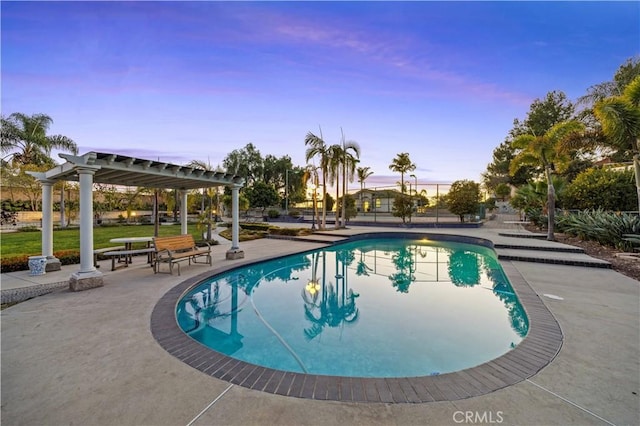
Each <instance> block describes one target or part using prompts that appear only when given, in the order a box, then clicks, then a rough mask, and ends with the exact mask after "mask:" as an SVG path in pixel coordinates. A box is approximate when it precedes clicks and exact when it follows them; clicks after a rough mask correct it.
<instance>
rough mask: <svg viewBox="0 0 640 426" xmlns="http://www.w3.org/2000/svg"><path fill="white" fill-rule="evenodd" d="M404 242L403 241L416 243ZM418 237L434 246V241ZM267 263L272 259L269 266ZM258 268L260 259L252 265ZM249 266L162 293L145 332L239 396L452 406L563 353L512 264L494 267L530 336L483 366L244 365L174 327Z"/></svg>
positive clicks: (553, 326) (549, 318) (552, 324)
mask: <svg viewBox="0 0 640 426" xmlns="http://www.w3.org/2000/svg"><path fill="white" fill-rule="evenodd" d="M411 234H413V233H409V235H407V234H406V233H405V234H404V236H405V237H407V236H409V237H411V236H415V234H414V235H411ZM419 235H421V236H426V237H428V238H430V239H434V235H433V234H428V235H425V234H419ZM378 236H380V234H379V233H378ZM451 237H454V238H451ZM361 238H366V237H363V236H361V235H360V236H357V238H356V239H361ZM435 239H437V238H435ZM442 239H444V240H448V241H451V240H452V239H455V240H456V241H459V242H467V243H475V244H478V243H479V244H480V245H484V246H491V245H492V244H491V243H490V242H488V241H487V240H484V241H479V240H478V239H476V238H467V237H460V236H443V238H442ZM274 257H279V256H272V257H271V258H274ZM264 260H267V259H261V260H259V261H260V262H261V261H264ZM253 263H257V262H256V261H246V262H241V263H236V264H234V265H229V266H223V267H220V268H216V269H214V270H212V271H209V272H206V273H203V274H200V275H198V276H195V277H192V278H190V279H187V280H185V281H183V282H182V283H180V284H178V285H176V286H175V287H173V288H172V289H171V290H169V291H168V292H167V293H165V294H164V296H162V298H161V299H160V300H159V301H158V303H157V304H156V306H155V307H154V309H153V312H152V314H151V332H152V334H153V336H154V338H155V339H156V341H157V342H158V344H159V345H160V346H161V347H162V348H164V349H165V350H166V351H167V352H169V353H170V354H171V355H173V356H174V357H176V358H177V359H179V360H180V361H182V362H184V363H185V364H187V365H189V366H191V367H193V368H195V369H196V370H199V371H201V372H203V373H205V374H207V375H210V376H212V377H215V378H217V379H220V380H225V381H227V382H229V383H233V384H235V385H239V386H242V387H245V388H249V389H254V390H258V391H262V392H267V393H272V394H277V395H283V396H290V397H298V398H306V399H316V400H331V401H343V402H383V403H423V402H434V401H455V400H460V399H466V398H471V397H474V396H480V395H484V394H487V393H491V392H494V391H496V390H498V389H502V388H505V387H507V386H511V385H513V384H516V383H518V382H521V381H523V380H525V379H528V378H530V377H532V376H534V375H535V374H537V373H538V372H539V371H540V370H541V369H542V368H544V367H545V366H546V365H547V364H549V363H550V362H551V361H552V360H553V359H554V358H555V356H556V355H557V354H558V352H559V351H560V348H561V346H562V341H563V335H562V330H561V329H560V325H559V324H558V322H557V321H556V319H555V318H554V317H553V315H552V314H551V312H550V311H549V310H548V309H547V307H546V306H545V305H544V303H543V302H542V300H541V299H540V297H539V296H538V295H537V294H536V293H535V291H533V289H532V288H531V286H530V285H529V283H527V281H526V280H525V279H524V277H522V275H521V274H520V272H518V270H517V269H516V268H515V266H514V265H513V264H512V263H511V261H500V263H501V265H502V268H503V270H504V272H505V274H506V275H507V277H508V278H509V281H510V282H511V286H512V287H513V289H514V291H515V292H516V294H517V296H518V299H519V300H520V303H521V304H522V306H523V308H524V309H525V312H526V314H527V317H528V318H529V332H528V334H527V336H526V337H525V338H524V339H523V340H522V342H520V344H519V345H518V346H516V347H515V348H514V349H513V350H511V351H509V352H507V353H506V354H504V355H502V356H500V357H498V358H496V359H493V360H491V361H489V362H486V363H484V364H481V365H479V366H476V367H471V368H467V369H465V370H461V371H456V372H452V373H445V374H441V375H437V376H422V377H399V378H359V377H338V376H324V375H316V374H304V373H293V372H286V371H280V370H274V369H271V368H266V367H261V366H257V365H254V364H249V363H247V362H244V361H240V360H237V359H234V358H231V357H229V356H227V355H223V354H221V353H219V352H216V351H214V350H212V349H210V348H207V347H205V346H203V345H202V344H200V343H199V342H197V341H195V340H194V339H192V338H191V337H189V336H188V335H187V334H186V333H184V332H183V331H182V330H181V329H180V327H179V326H178V323H177V321H176V316H175V312H176V305H177V303H178V301H179V300H180V298H181V297H182V296H183V295H184V294H185V293H186V292H187V291H189V290H190V289H191V288H192V287H194V286H195V285H197V284H198V283H199V282H201V281H202V280H204V279H205V278H208V277H211V276H213V275H217V274H220V273H223V272H226V271H228V270H231V269H236V268H238V267H243V266H247V265H250V264H253Z"/></svg>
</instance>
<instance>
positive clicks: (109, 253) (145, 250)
mask: <svg viewBox="0 0 640 426" xmlns="http://www.w3.org/2000/svg"><path fill="white" fill-rule="evenodd" d="M123 248H124V247H123ZM155 250H156V249H155V248H153V247H148V248H142V249H135V250H114V251H107V252H104V253H102V254H103V255H104V256H111V270H112V271H115V270H116V269H117V268H116V258H117V259H118V263H121V261H122V256H124V265H121V266H119V267H120V268H126V267H128V266H129V263H131V256H133V255H134V254H143V253H146V254H147V255H151V254H152V253H154V252H155Z"/></svg>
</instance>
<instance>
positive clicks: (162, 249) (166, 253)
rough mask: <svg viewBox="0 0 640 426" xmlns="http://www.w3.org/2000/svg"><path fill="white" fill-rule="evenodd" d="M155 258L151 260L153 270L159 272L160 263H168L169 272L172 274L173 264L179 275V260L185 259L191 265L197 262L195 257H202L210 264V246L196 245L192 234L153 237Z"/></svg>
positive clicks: (206, 244)
mask: <svg viewBox="0 0 640 426" xmlns="http://www.w3.org/2000/svg"><path fill="white" fill-rule="evenodd" d="M153 244H154V246H155V247H154V248H155V258H154V261H153V272H154V273H158V272H160V264H161V263H168V264H169V273H170V274H172V275H173V264H174V263H175V264H177V265H178V275H180V262H182V261H183V260H186V261H188V262H189V265H191V261H193V263H199V262H198V261H197V259H199V258H201V257H204V258H205V262H204V263H207V264H209V265H211V246H210V245H209V244H208V243H204V244H205V245H204V246H201V247H198V246H196V243H195V241H194V239H193V235H191V234H186V235H178V236H172V237H154V238H153Z"/></svg>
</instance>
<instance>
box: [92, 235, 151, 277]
mask: <svg viewBox="0 0 640 426" xmlns="http://www.w3.org/2000/svg"><path fill="white" fill-rule="evenodd" d="M109 241H110V242H112V243H117V244H124V246H123V247H124V248H123V249H117V250H112V251H107V252H105V253H103V255H104V256H111V270H112V271H113V270H115V269H117V268H116V258H117V259H118V263H124V265H123V267H125V268H126V267H127V266H128V265H129V264H130V263H131V262H132V261H133V259H132V258H133V255H134V254H143V253H146V254H147V263H149V264H153V252H154V248H153V247H151V243H152V242H153V237H120V238H112V239H111V240H109ZM140 243H146V247H144V248H137V249H134V248H133V245H134V244H140Z"/></svg>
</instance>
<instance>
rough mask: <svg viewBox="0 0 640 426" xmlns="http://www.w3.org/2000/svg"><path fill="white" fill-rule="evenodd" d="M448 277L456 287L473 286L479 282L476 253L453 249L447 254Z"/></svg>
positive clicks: (478, 266)
mask: <svg viewBox="0 0 640 426" xmlns="http://www.w3.org/2000/svg"><path fill="white" fill-rule="evenodd" d="M449 278H451V282H452V283H453V284H454V285H456V286H458V287H473V286H474V285H477V284H479V283H480V265H479V264H478V253H475V252H470V251H468V250H454V251H453V252H452V253H451V254H450V255H449Z"/></svg>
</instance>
